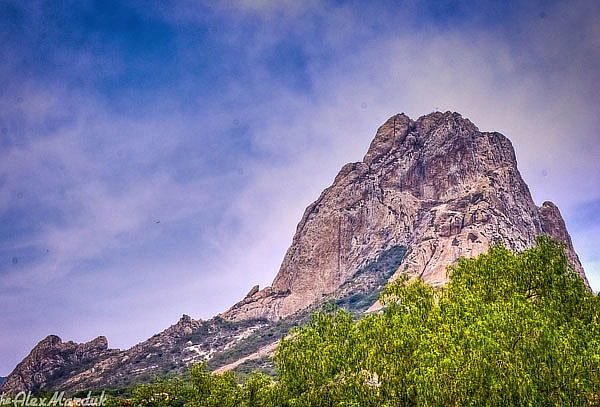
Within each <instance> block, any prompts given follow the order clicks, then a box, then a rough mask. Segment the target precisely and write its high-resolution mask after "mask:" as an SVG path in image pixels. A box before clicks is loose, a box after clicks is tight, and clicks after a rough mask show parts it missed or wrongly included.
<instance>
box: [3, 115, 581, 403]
mask: <svg viewBox="0 0 600 407" xmlns="http://www.w3.org/2000/svg"><path fill="white" fill-rule="evenodd" d="M539 234H548V235H550V236H553V237H555V238H557V239H559V240H561V241H562V242H564V243H565V245H566V247H567V249H568V254H569V257H570V258H571V260H572V263H573V265H574V267H575V268H576V270H577V271H578V272H579V273H580V274H581V276H582V277H583V278H584V279H585V274H584V272H583V269H582V267H581V264H580V262H579V259H578V258H577V255H576V253H575V251H574V249H573V245H572V243H571V239H570V236H569V234H568V232H567V229H566V227H565V224H564V221H563V219H562V217H561V215H560V212H559V210H558V208H557V207H556V206H555V205H554V204H552V203H551V202H545V203H544V204H543V205H542V206H541V207H537V206H536V205H535V204H534V202H533V199H532V197H531V194H530V192H529V189H528V187H527V185H526V184H525V182H524V181H523V179H522V178H521V175H520V174H519V171H518V169H517V162H516V158H515V153H514V150H513V147H512V145H511V143H510V141H509V140H508V139H507V138H506V137H504V136H503V135H501V134H500V133H496V132H480V131H479V130H478V129H477V127H476V126H475V125H474V124H473V123H471V122H470V121H469V120H467V119H464V118H463V117H462V116H461V115H460V114H458V113H451V112H446V113H439V112H436V113H432V114H429V115H426V116H423V117H421V118H419V119H418V120H416V121H414V120H411V119H410V118H409V117H407V116H406V115H404V114H399V115H395V116H393V117H391V118H390V119H389V120H388V121H386V123H385V124H383V125H382V126H381V127H380V128H379V129H378V131H377V134H376V136H375V139H374V140H373V142H372V143H371V145H370V147H369V149H368V151H367V154H366V155H365V157H364V159H363V160H362V161H361V162H357V163H350V164H347V165H345V166H344V167H343V168H342V169H341V171H340V172H339V174H338V175H337V176H336V177H335V180H334V182H333V184H332V185H331V186H330V187H329V188H327V189H326V190H325V191H323V193H322V194H321V196H320V197H319V198H318V199H317V201H315V202H314V203H312V204H311V205H309V206H308V208H307V209H306V211H305V213H304V216H303V217H302V219H301V221H300V223H299V224H298V227H297V231H296V234H295V235H294V238H293V241H292V245H291V246H290V248H289V249H288V251H287V253H286V255H285V258H284V259H283V262H282V265H281V268H280V270H279V273H278V274H277V276H276V277H275V280H274V282H273V284H272V285H271V286H270V287H267V288H265V289H263V290H259V289H258V287H257V286H254V287H252V289H251V290H250V292H249V293H248V294H247V296H246V297H245V298H244V299H242V300H241V301H240V302H238V303H237V304H235V305H234V306H233V307H232V308H231V309H229V310H228V311H226V312H224V313H223V314H221V315H220V316H217V317H215V318H212V319H210V320H208V321H201V320H194V319H192V318H190V317H188V316H184V317H182V318H181V319H180V320H179V322H177V323H176V324H175V325H173V326H171V327H170V328H168V329H166V330H165V331H163V332H161V333H160V334H157V335H155V336H153V337H152V338H150V339H148V340H147V341H145V342H142V343H140V344H138V345H136V346H134V347H133V348H131V349H128V350H125V351H108V350H104V351H102V352H99V353H98V354H97V356H96V359H95V360H92V359H93V358H91V359H89V358H88V359H89V360H88V359H86V362H85V363H80V362H79V361H78V360H75V361H74V362H72V363H71V362H70V361H71V360H72V359H70V358H69V357H64V358H57V359H56V360H55V359H54V358H53V357H48V356H46V353H45V352H46V350H43V349H45V347H41V348H40V349H38V350H37V351H36V349H37V347H36V349H34V351H35V353H36V354H38V355H39V356H37V357H34V358H32V355H30V356H28V357H27V358H26V359H25V360H24V361H23V362H22V363H21V364H19V366H17V368H16V369H15V371H14V372H13V373H11V375H10V376H9V378H8V381H7V383H5V385H4V386H2V388H1V390H4V391H7V392H11V391H12V392H14V391H15V390H20V389H27V390H29V389H32V388H44V387H46V388H48V387H49V386H52V387H53V388H59V389H62V390H68V391H75V390H81V389H85V388H98V387H122V386H126V385H129V384H131V383H132V382H135V381H144V380H149V379H151V378H152V377H153V376H154V375H157V374H158V375H162V374H166V373H168V372H182V371H184V370H185V368H186V367H187V366H188V365H189V364H191V363H195V362H198V361H201V360H208V361H209V363H210V364H211V366H212V367H213V368H219V367H221V368H223V367H224V366H225V367H226V366H237V364H236V361H241V360H246V359H248V360H250V359H252V357H263V356H264V354H265V352H267V351H268V350H269V349H272V347H273V344H274V343H275V342H276V341H277V340H278V339H279V338H280V337H281V336H282V335H285V334H286V333H287V332H288V330H289V328H290V327H291V326H293V325H296V324H298V323H301V322H302V321H305V320H306V317H307V315H308V314H309V313H310V312H311V311H312V310H315V309H317V308H318V307H319V306H320V304H323V303H324V302H327V301H333V302H336V303H338V304H339V305H341V306H344V307H347V308H350V309H351V310H353V311H354V312H357V313H360V312H363V311H364V310H366V309H367V308H369V306H371V305H372V304H373V303H374V302H375V300H376V297H377V293H378V292H379V290H380V289H381V288H382V287H383V285H385V283H386V282H387V279H388V278H390V276H392V275H393V277H397V276H399V275H401V274H409V275H411V276H420V277H421V278H423V279H424V280H425V281H427V282H429V283H431V284H433V285H440V284H443V283H444V282H445V281H446V279H447V276H446V267H447V266H448V265H450V264H452V263H454V262H455V261H456V260H457V259H458V258H459V257H470V256H475V255H477V254H480V253H482V252H485V251H486V250H487V248H488V247H489V246H490V244H492V243H493V242H495V241H502V242H504V243H505V244H506V245H507V246H508V247H509V248H511V249H513V250H515V251H520V250H522V249H525V248H526V247H528V246H530V245H532V244H533V243H534V240H535V237H536V236H537V235H539ZM53 341H55V340H53ZM42 342H44V341H42ZM50 342H52V341H50ZM40 345H41V343H40ZM38 346H39V345H38ZM49 349H53V348H52V347H50V348H49ZM34 351H32V354H34ZM48 351H49V352H50V353H49V354H53V353H52V352H54V351H50V350H48ZM59 353H60V352H59ZM33 360H37V361H38V362H35V363H33V362H32V361H33ZM40 360H43V361H45V362H44V363H40V362H39V361H40ZM90 360H91V361H90ZM24 367H27V368H26V369H24ZM61 369H62V370H61ZM61 372H62V373H61Z"/></svg>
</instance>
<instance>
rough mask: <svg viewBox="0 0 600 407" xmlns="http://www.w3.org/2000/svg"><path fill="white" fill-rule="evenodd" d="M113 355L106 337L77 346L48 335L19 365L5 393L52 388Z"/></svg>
mask: <svg viewBox="0 0 600 407" xmlns="http://www.w3.org/2000/svg"><path fill="white" fill-rule="evenodd" d="M114 352H115V351H114V350H110V349H108V341H107V340H106V338H105V337H104V336H99V337H98V338H96V339H94V340H92V341H90V342H87V343H82V344H78V343H74V342H63V341H62V340H61V339H60V338H59V337H58V336H56V335H49V336H47V337H46V338H45V339H44V340H42V341H41V342H40V343H38V344H37V345H36V346H35V347H34V348H33V350H32V351H31V352H30V353H29V355H28V356H27V357H26V358H25V359H23V361H22V362H21V363H19V364H18V365H17V367H16V368H15V370H14V371H13V372H12V373H11V374H10V375H9V376H8V377H7V378H6V380H5V382H4V383H3V384H2V390H3V391H6V392H8V393H17V392H19V391H26V390H31V391H36V390H40V389H46V388H50V387H52V386H54V385H55V384H56V382H57V381H59V380H60V379H61V378H63V377H65V376H69V375H71V374H73V373H75V372H76V371H77V370H78V369H85V368H88V367H90V366H91V365H93V364H94V363H96V362H97V361H98V360H102V359H104V358H107V357H109V356H110V355H111V354H114Z"/></svg>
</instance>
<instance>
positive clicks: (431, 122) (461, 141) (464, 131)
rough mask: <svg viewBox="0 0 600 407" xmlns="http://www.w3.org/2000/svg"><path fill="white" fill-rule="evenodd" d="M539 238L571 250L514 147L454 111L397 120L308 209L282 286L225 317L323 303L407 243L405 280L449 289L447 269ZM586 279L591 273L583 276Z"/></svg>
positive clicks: (268, 314) (273, 314) (266, 314)
mask: <svg viewBox="0 0 600 407" xmlns="http://www.w3.org/2000/svg"><path fill="white" fill-rule="evenodd" d="M539 234H548V235H551V236H553V237H555V238H557V239H559V240H561V241H563V242H565V244H566V245H567V248H568V249H569V251H570V257H571V259H572V261H573V264H574V266H575V268H576V269H577V270H578V271H579V272H580V273H581V275H582V276H584V274H583V269H582V268H581V264H580V263H579V260H578V259H577V255H576V254H575V252H574V250H573V247H572V244H571V243H570V237H569V235H568V232H567V230H566V227H565V225H564V221H563V220H562V217H561V216H560V212H558V209H556V207H555V206H553V205H551V204H549V203H545V204H544V205H542V207H541V208H538V207H537V206H536V205H535V204H534V202H533V199H532V197H531V194H530V192H529V189H528V187H527V185H526V184H525V182H524V181H523V179H522V177H521V175H520V173H519V171H518V169H517V160H516V156H515V152H514V149H513V146H512V144H511V142H510V141H509V140H508V139H507V138H506V137H504V136H503V135H502V134H500V133H497V132H481V131H479V129H478V128H477V126H475V125H474V124H473V123H472V122H471V121H470V120H468V119H465V118H463V117H462V116H461V115H460V114H459V113H455V112H445V113H442V112H434V113H431V114H428V115H425V116H422V117H420V118H418V119H417V120H412V119H410V118H409V117H408V116H407V115H405V114H398V115H394V116H392V117H390V118H389V119H388V120H387V121H386V122H385V123H384V124H383V125H382V126H381V127H379V129H378V130H377V133H376V135H375V138H374V139H373V141H372V142H371V145H370V146H369V149H368V151H367V153H366V155H365V156H364V159H363V160H362V161H361V162H355V163H350V164H346V165H345V166H344V167H343V168H342V169H341V171H340V172H339V173H338V175H337V176H336V177H335V180H334V182H333V184H332V185H331V186H330V187H329V188H327V189H326V190H325V191H324V192H323V193H322V194H321V196H320V197H319V198H318V199H317V200H316V201H315V202H314V203H312V204H311V205H309V206H308V208H307V209H306V211H305V213H304V216H303V217H302V219H301V221H300V223H299V224H298V227H297V231H296V234H295V236H294V238H293V241H292V245H291V247H290V248H289V249H288V251H287V253H286V255H285V258H284V260H283V263H282V265H281V268H280V270H279V273H278V274H277V276H276V277H275V280H274V281H273V284H272V285H271V286H270V287H267V288H265V289H263V290H260V291H254V292H252V291H251V293H252V294H251V295H249V296H247V297H246V298H245V299H243V300H242V301H240V302H239V303H238V304H236V305H235V306H234V307H232V308H231V309H230V310H229V311H227V312H225V313H223V314H222V317H223V318H225V319H229V320H232V321H239V320H245V319H249V318H260V317H263V318H269V319H273V320H277V319H279V318H282V317H286V316H288V315H291V314H293V313H294V312H297V311H299V310H301V309H303V308H306V307H307V306H309V305H311V304H313V303H315V302H316V301H319V299H320V298H323V297H324V296H326V295H328V294H329V293H331V292H333V291H335V290H336V289H337V288H339V287H340V286H341V285H342V284H344V283H345V282H347V281H348V280H349V279H351V278H352V276H353V275H354V273H355V272H356V270H358V269H359V268H361V267H362V266H364V265H365V264H366V263H368V262H371V261H373V260H374V259H375V258H377V255H378V254H379V253H381V252H383V251H385V250H386V249H389V248H391V247H395V246H404V247H408V253H407V255H406V258H405V260H404V261H403V263H402V264H401V265H400V266H399V268H398V270H397V271H396V276H398V275H400V274H409V275H414V276H419V277H421V278H423V279H424V280H425V281H427V282H429V283H431V284H433V285H440V284H444V283H445V282H446V280H447V276H446V267H447V266H448V265H451V264H453V263H454V262H455V261H457V259H458V258H459V257H471V256H475V255H478V254H480V253H482V252H485V251H486V250H487V248H488V247H489V246H490V245H491V244H492V243H493V242H495V241H502V242H503V243H505V244H506V245H507V246H508V247H509V248H511V249H513V250H515V251H520V250H523V249H525V248H526V247H529V246H530V245H532V244H533V243H534V241H535V237H536V236H537V235H539ZM584 277H585V276H584Z"/></svg>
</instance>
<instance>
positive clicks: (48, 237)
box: [0, 0, 600, 373]
mask: <svg viewBox="0 0 600 407" xmlns="http://www.w3.org/2000/svg"><path fill="white" fill-rule="evenodd" d="M288 3H289V2H270V1H245V0H240V1H230V2H225V3H220V4H219V6H210V5H209V4H207V3H203V2H184V3H178V5H174V6H173V7H168V8H162V7H158V6H157V7H154V8H153V7H147V6H146V5H145V4H144V5H141V4H137V5H132V6H131V9H130V10H129V9H128V10H127V11H123V10H121V9H118V10H119V12H122V13H125V16H131V14H127V13H133V15H134V16H135V18H133V19H132V20H131V21H136V22H137V24H139V25H140V27H141V28H139V29H140V30H142V28H143V29H144V33H145V36H146V37H144V38H148V39H149V40H148V43H147V49H145V51H141V52H140V54H139V55H138V54H135V55H133V54H132V53H128V51H127V50H128V48H129V47H128V45H132V47H133V46H134V45H135V46H136V47H137V46H139V41H140V39H139V38H137V37H136V35H135V32H134V34H133V35H131V33H127V32H123V33H121V32H120V33H119V34H115V31H112V29H111V28H110V26H107V27H100V28H97V30H98V32H95V31H94V30H93V29H92V28H90V27H89V26H84V27H79V26H75V22H73V21H71V20H69V21H70V24H71V25H72V27H71V28H72V30H73V32H74V35H73V36H74V37H77V35H82V36H83V37H85V38H88V37H89V38H94V39H95V40H94V41H91V43H93V44H95V45H94V47H96V48H94V47H90V46H88V45H84V46H81V47H80V48H77V47H75V48H69V49H67V50H65V49H64V48H62V47H60V46H57V47H56V48H57V49H55V50H54V51H53V53H51V55H49V56H47V59H48V60H49V61H56V60H58V61H65V60H66V61H71V62H72V63H71V64H68V65H67V66H63V67H62V68H60V69H59V68H56V69H54V68H53V69H52V70H50V72H48V73H46V74H44V75H42V74H40V73H37V72H33V73H31V72H29V71H26V70H23V69H22V68H21V65H19V64H16V63H15V64H12V65H11V66H10V67H4V68H5V69H3V70H2V71H1V72H3V75H5V77H7V78H8V76H7V75H9V74H10V78H9V79H10V80H8V81H7V82H8V83H9V86H7V87H6V89H5V92H4V93H3V97H2V98H0V111H1V112H2V113H0V121H1V122H2V125H0V128H6V129H7V132H6V134H0V137H2V144H1V145H2V148H1V151H0V156H1V160H0V185H1V187H0V213H1V214H2V216H3V217H2V218H1V219H2V220H6V223H5V225H8V226H5V227H4V228H3V230H2V232H1V234H0V237H2V239H1V240H0V254H1V255H2V256H3V259H4V263H3V264H2V265H0V290H2V294H3V296H2V300H1V301H2V303H1V304H0V309H2V310H3V311H2V318H0V321H3V322H2V324H0V325H1V326H0V329H1V330H2V331H3V332H5V333H6V334H5V337H6V340H5V341H4V342H3V344H2V346H3V347H2V348H0V355H2V359H1V360H0V362H1V363H2V368H3V369H4V370H5V372H4V373H7V372H8V370H10V368H12V367H13V366H14V364H15V363H16V362H17V361H18V359H19V358H20V357H22V356H24V354H25V353H26V351H27V350H28V349H29V348H30V345H32V344H33V343H35V342H36V341H37V340H39V339H41V338H42V337H43V336H45V335H46V334H48V333H59V334H60V335H63V336H64V337H65V338H66V339H74V340H89V339H90V338H92V337H94V336H96V335H100V334H105V335H107V336H108V337H109V340H110V341H111V344H112V345H113V346H118V347H127V346H130V345H132V344H134V343H136V342H138V341H140V340H143V339H145V338H146V337H148V336H150V335H151V334H153V333H155V332H156V331H158V330H160V329H163V328H165V327H166V326H168V325H169V324H170V323H172V322H173V321H175V320H176V319H177V317H178V314H181V313H184V312H185V313H189V314H191V315H193V316H195V317H203V318H207V317H210V316H211V315H214V314H216V313H218V312H220V311H223V310H224V309H225V308H226V307H228V306H229V305H231V304H232V303H234V302H235V301H237V300H239V299H240V298H241V297H242V296H243V295H244V294H245V293H246V292H247V290H248V289H249V288H250V287H251V286H252V285H253V284H255V283H260V284H261V285H262V286H264V285H267V284H270V282H271V281H272V279H273V277H274V275H275V273H276V271H277V269H278V267H279V264H280V262H281V259H282V258H283V255H284V253H285V250H286V249H287V247H288V246H289V244H290V242H291V238H292V236H293V233H294V231H295V227H296V224H297V222H298V221H299V219H300V217H301V215H302V212H303V211H304V208H305V207H306V206H307V205H308V204H309V203H310V202H311V201H313V200H314V199H316V198H317V197H318V195H319V193H320V192H321V190H322V189H324V188H325V187H327V186H328V185H329V184H330V183H331V182H332V181H333V178H334V177H335V175H336V174H337V171H338V170H339V168H341V166H342V165H343V164H344V163H346V162H349V161H357V160H360V159H362V156H363V154H364V153H365V151H366V149H367V147H368V145H369V142H370V141H371V139H372V137H373V136H374V133H375V130H376V128H377V127H378V126H379V125H380V124H381V123H382V122H383V121H385V120H386V119H387V118H388V117H389V116H391V115H392V114H395V113H398V112H401V111H404V112H407V113H408V114H410V115H411V116H412V117H413V118H416V117H418V116H419V115H422V114H426V113H429V112H431V111H433V110H453V111H459V112H461V113H463V115H464V116H466V117H468V118H470V119H471V120H472V121H473V122H474V123H475V124H476V125H478V126H479V127H480V128H481V129H482V130H490V131H491V130H495V131H501V132H503V133H504V134H505V135H506V136H507V137H509V138H510V139H511V140H512V141H513V143H514V144H515V147H516V150H517V156H518V159H519V164H520V168H521V170H522V172H523V174H524V177H525V179H526V181H527V182H528V183H529V185H530V187H531V190H532V193H533V195H534V197H535V199H536V201H537V202H538V203H540V202H542V201H543V200H546V199H550V200H553V201H554V202H556V203H557V204H558V205H559V206H560V207H561V210H562V211H563V213H564V215H565V217H566V218H567V221H568V223H569V226H573V227H572V228H571V229H572V231H573V232H574V233H573V235H574V236H573V237H574V241H575V243H576V247H577V249H578V250H579V252H580V254H581V255H582V259H583V260H584V263H585V265H586V267H588V274H589V275H590V281H591V282H592V284H594V281H598V277H597V274H598V269H597V267H596V266H595V264H596V263H597V259H596V258H595V256H594V254H593V253H594V252H595V250H596V246H595V241H596V240H597V236H598V229H597V228H596V227H592V226H589V227H588V228H587V229H586V230H583V228H581V227H580V226H579V225H580V224H583V223H584V222H585V221H586V220H587V218H586V219H584V220H581V221H580V220H579V219H578V218H577V217H576V216H575V215H574V214H576V213H577V212H578V211H579V210H580V208H581V205H588V202H589V201H593V200H597V199H599V198H600V197H599V196H598V191H600V188H598V180H597V177H595V176H593V175H594V174H598V173H600V168H599V164H598V163H599V162H600V160H599V159H598V158H599V157H600V151H599V150H598V149H599V146H600V144H599V143H598V142H597V141H598V138H597V137H598V130H599V129H600V126H599V124H600V123H599V119H598V118H597V114H596V113H597V112H596V110H597V106H598V102H599V100H598V98H599V96H597V95H596V94H595V92H593V90H594V89H595V87H594V85H595V84H596V83H597V82H598V79H600V78H598V76H599V75H600V73H599V72H600V69H598V68H599V67H600V52H599V45H600V44H599V43H598V38H599V37H598V28H597V24H596V19H597V16H598V14H599V12H598V6H597V5H596V4H595V3H594V2H592V1H583V0H582V1H574V2H570V3H568V4H564V5H563V4H562V3H555V4H550V5H548V4H543V5H540V4H541V3H540V4H536V5H532V6H523V7H521V8H520V9H519V10H517V11H510V10H509V11H507V10H504V9H501V10H496V8H493V9H492V8H491V5H490V3H485V4H484V5H482V6H478V7H482V8H486V7H487V8H488V9H489V11H490V13H492V14H493V15H503V16H505V17H506V20H502V21H503V23H502V24H500V23H498V22H497V21H496V22H490V21H488V20H487V19H485V18H484V17H482V15H483V14H479V13H477V12H476V10H475V11H474V12H472V14H469V13H468V10H470V8H469V7H465V5H464V4H463V5H461V4H462V3H457V6H456V9H450V10H446V11H443V10H442V11H443V13H441V12H440V10H439V9H436V10H433V8H434V7H433V6H432V7H424V6H423V4H424V3H422V2H412V3H411V2H408V3H406V2H403V3H402V4H401V5H400V6H398V4H397V3H398V2H388V3H385V2H382V3H378V2H373V3H372V4H370V5H369V6H361V7H358V6H357V5H356V4H352V3H347V4H337V3H334V2H316V1H315V2H294V5H291V4H288ZM469 4H470V2H469ZM209 6H210V7H209ZM284 6H285V7H284ZM288 6H289V7H288ZM85 7H91V6H89V5H86V6H85ZM32 9H33V10H38V8H35V7H33V8H32ZM73 10H75V11H77V10H79V9H78V8H77V7H73ZM92 10H93V8H92ZM465 10H466V11H465ZM542 12H543V14H541V13H542ZM440 13H441V15H440ZM506 13H508V14H506ZM74 14H75V15H76V14H77V13H74ZM505 14H506V15H505ZM540 15H543V18H542V17H540ZM39 18H41V20H35V21H47V20H45V19H44V18H45V17H44V16H43V15H42V16H41V17H39ZM124 19H125V18H124ZM125 20H126V19H125ZM127 21H129V20H127ZM108 22H110V21H108ZM105 23H107V22H106V21H105ZM79 24H80V25H82V26H83V24H82V23H81V22H80V23H79ZM42 25H43V24H42ZM155 25H158V26H159V27H160V29H158V28H156V27H155ZM32 26H35V25H33V23H32ZM126 28H127V27H125V28H123V30H124V31H127V30H126ZM80 30H81V32H86V30H90V31H91V32H86V34H85V35H84V34H77V33H78V32H79V31H80ZM34 31H35V30H33V29H32V32H34ZM134 31H135V30H134ZM155 32H159V33H160V34H161V35H163V33H169V34H168V35H167V34H165V36H166V37H168V39H165V41H166V42H167V43H168V47H167V48H169V49H168V51H165V50H164V49H163V48H161V47H159V46H157V45H156V44H154V43H153V42H152V40H151V39H152V38H154V35H153V33H155ZM59 34H60V33H59ZM48 35H50V36H52V35H53V34H52V32H50V33H49V34H48ZM113 36H116V38H113ZM133 37H136V38H133ZM109 40H110V41H109ZM106 41H108V42H107V43H108V44H111V46H110V47H106V49H107V51H109V52H108V53H95V52H91V50H93V49H97V47H100V46H101V45H102V44H104V43H105V42H106ZM28 44H29V45H31V44H30V43H28ZM84 44H88V43H87V42H85V41H84ZM114 44H118V46H117V45H114ZM198 44H200V45H198ZM573 44H576V46H574V45H573ZM113 45H114V46H113ZM133 48H135V47H133ZM142 48H143V47H142ZM35 51H36V47H33V51H32V52H34V53H35ZM11 52H13V53H15V55H16V56H19V57H20V59H21V60H24V61H26V62H27V61H29V60H30V58H31V57H30V55H29V52H28V51H27V52H26V51H22V53H25V54H19V51H18V50H16V49H13V50H12V51H11ZM161 52H164V53H161ZM154 53H155V54H154ZM144 58H148V60H149V61H151V62H152V63H144V62H143V61H144V60H145V59H144ZM20 59H19V58H16V59H14V60H20ZM132 60H133V61H134V62H135V63H131V61H132ZM161 60H164V65H165V66H166V68H165V67H158V66H154V65H155V63H154V62H155V61H161ZM111 61H114V66H113V65H112V64H111ZM140 61H142V62H141V63H140ZM94 67H100V69H99V72H95V71H94V69H95V68H94ZM167 68H168V69H167ZM165 72H168V73H169V74H168V75H167V77H166V78H165V76H164V75H165ZM81 78H84V80H81ZM20 98H21V99H20ZM46 250H48V252H46ZM15 256H17V257H18V258H19V262H18V263H17V264H13V263H12V261H11V260H12V258H13V257H15ZM20 304H26V305H25V306H23V305H20ZM156 304H160V307H156ZM157 308H159V309H157ZM21 338H27V339H26V340H22V339H21ZM10 355H14V356H10Z"/></svg>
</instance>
